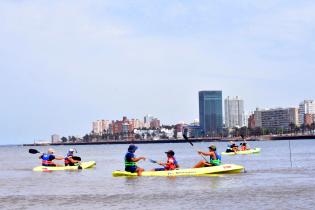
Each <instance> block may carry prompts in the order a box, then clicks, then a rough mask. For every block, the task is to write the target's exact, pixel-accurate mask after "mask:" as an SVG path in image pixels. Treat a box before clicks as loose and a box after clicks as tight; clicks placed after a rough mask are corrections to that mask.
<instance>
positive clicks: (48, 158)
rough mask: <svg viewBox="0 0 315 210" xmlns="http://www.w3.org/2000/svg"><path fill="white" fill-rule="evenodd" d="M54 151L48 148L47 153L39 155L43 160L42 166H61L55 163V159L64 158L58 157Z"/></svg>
mask: <svg viewBox="0 0 315 210" xmlns="http://www.w3.org/2000/svg"><path fill="white" fill-rule="evenodd" d="M54 153H55V150H53V149H48V151H47V153H43V154H42V155H41V156H39V159H41V160H42V166H49V167H56V166H61V165H59V164H56V163H54V162H53V160H63V157H56V156H55V155H54Z"/></svg>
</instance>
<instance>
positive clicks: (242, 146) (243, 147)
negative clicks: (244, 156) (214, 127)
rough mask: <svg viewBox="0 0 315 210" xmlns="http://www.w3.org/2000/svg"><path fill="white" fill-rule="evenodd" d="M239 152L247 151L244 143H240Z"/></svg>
mask: <svg viewBox="0 0 315 210" xmlns="http://www.w3.org/2000/svg"><path fill="white" fill-rule="evenodd" d="M240 146H241V151H246V150H248V149H249V148H248V147H247V144H246V143H245V142H244V143H241V145H240Z"/></svg>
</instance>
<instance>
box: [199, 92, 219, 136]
mask: <svg viewBox="0 0 315 210" xmlns="http://www.w3.org/2000/svg"><path fill="white" fill-rule="evenodd" d="M199 122H200V127H201V129H202V130H203V132H204V134H207V135H218V134H221V133H222V128H223V114H222V91H200V92H199Z"/></svg>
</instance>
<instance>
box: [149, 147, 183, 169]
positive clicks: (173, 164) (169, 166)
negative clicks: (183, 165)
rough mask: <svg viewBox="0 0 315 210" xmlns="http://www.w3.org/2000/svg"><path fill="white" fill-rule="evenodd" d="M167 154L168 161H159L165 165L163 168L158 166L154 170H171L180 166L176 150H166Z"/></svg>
mask: <svg viewBox="0 0 315 210" xmlns="http://www.w3.org/2000/svg"><path fill="white" fill-rule="evenodd" d="M165 154H166V155H167V161H166V163H163V162H158V164H159V165H161V166H164V167H163V168H156V169H154V171H169V170H175V169H177V168H179V165H178V163H177V161H176V159H175V157H174V156H175V152H174V151H173V150H169V151H167V152H165Z"/></svg>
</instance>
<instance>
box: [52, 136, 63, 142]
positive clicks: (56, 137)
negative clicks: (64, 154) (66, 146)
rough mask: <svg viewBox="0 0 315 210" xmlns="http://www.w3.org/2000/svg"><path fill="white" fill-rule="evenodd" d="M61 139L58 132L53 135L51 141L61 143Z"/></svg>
mask: <svg viewBox="0 0 315 210" xmlns="http://www.w3.org/2000/svg"><path fill="white" fill-rule="evenodd" d="M60 142H61V139H60V136H59V135H58V134H53V135H51V143H60Z"/></svg>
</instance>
